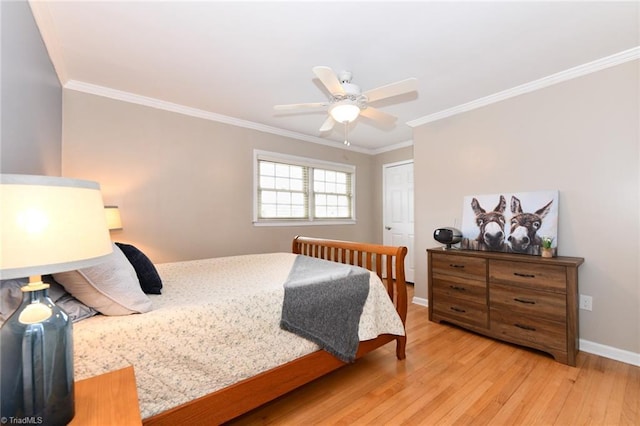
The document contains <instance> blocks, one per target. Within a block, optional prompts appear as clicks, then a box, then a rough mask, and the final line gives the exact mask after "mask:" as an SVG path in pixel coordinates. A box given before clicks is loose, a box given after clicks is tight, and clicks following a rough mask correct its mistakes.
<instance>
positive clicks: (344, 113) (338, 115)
mask: <svg viewBox="0 0 640 426" xmlns="http://www.w3.org/2000/svg"><path fill="white" fill-rule="evenodd" d="M329 114H330V115H331V117H333V119H334V120H335V121H337V122H338V123H351V122H352V121H354V120H355V119H356V118H358V115H359V114H360V107H359V106H358V105H355V104H353V103H350V102H340V103H336V104H333V105H331V107H330V108H329Z"/></svg>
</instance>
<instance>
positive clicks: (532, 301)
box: [513, 297, 536, 305]
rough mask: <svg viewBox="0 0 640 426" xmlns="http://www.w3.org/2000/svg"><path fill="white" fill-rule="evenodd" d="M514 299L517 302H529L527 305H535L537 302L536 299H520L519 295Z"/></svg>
mask: <svg viewBox="0 0 640 426" xmlns="http://www.w3.org/2000/svg"><path fill="white" fill-rule="evenodd" d="M513 300H515V301H516V302H519V303H524V304H527V305H535V304H536V302H535V300H527V299H520V298H519V297H514V298H513Z"/></svg>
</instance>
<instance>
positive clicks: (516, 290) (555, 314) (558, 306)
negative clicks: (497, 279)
mask: <svg viewBox="0 0 640 426" xmlns="http://www.w3.org/2000/svg"><path fill="white" fill-rule="evenodd" d="M489 300H490V301H491V307H492V308H497V309H500V310H507V311H511V312H514V313H518V314H519V315H522V316H523V318H534V317H536V318H538V317H539V318H546V319H549V320H552V321H558V322H562V323H564V321H565V318H566V317H567V307H566V297H565V295H564V294H558V293H550V292H544V291H536V290H531V289H529V288H524V287H517V286H512V285H503V284H495V283H491V284H489Z"/></svg>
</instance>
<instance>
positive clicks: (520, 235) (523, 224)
mask: <svg viewBox="0 0 640 426" xmlns="http://www.w3.org/2000/svg"><path fill="white" fill-rule="evenodd" d="M552 203H553V200H551V201H549V202H548V203H547V204H546V205H545V206H543V207H541V208H539V209H538V210H536V211H535V213H524V212H523V210H522V204H521V203H520V200H519V199H518V198H517V197H515V196H513V195H512V196H511V213H513V216H512V217H511V231H510V232H509V238H508V241H509V246H510V247H511V250H512V251H514V252H517V253H525V254H538V253H539V251H540V244H541V243H542V239H541V238H540V236H539V235H538V234H537V232H538V229H540V226H542V219H544V217H545V216H546V215H547V214H548V213H549V211H550V210H551V204H552Z"/></svg>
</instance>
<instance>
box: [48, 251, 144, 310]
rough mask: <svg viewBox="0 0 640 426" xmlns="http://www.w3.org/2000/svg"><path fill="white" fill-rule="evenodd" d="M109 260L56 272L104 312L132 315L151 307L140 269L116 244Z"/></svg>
mask: <svg viewBox="0 0 640 426" xmlns="http://www.w3.org/2000/svg"><path fill="white" fill-rule="evenodd" d="M112 246H113V253H111V255H109V257H108V258H107V260H106V261H104V262H102V263H100V264H98V265H95V266H91V267H89V268H82V269H78V270H76V271H70V272H62V273H59V274H54V275H53V278H54V279H55V280H56V281H57V282H59V283H60V284H62V286H63V287H64V288H65V290H67V291H68V292H69V293H71V295H72V296H73V297H75V298H76V299H78V300H79V301H81V302H82V303H84V304H85V305H87V306H89V307H91V308H93V309H95V310H96V311H98V312H100V313H101V314H104V315H129V314H135V313H143V312H148V311H150V310H151V299H149V298H148V297H147V295H146V294H144V293H143V292H142V289H141V288H140V282H139V281H138V277H137V276H136V271H135V270H134V269H133V266H131V263H129V260H127V258H126V256H125V255H124V253H122V250H120V248H118V246H116V245H115V244H112Z"/></svg>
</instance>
